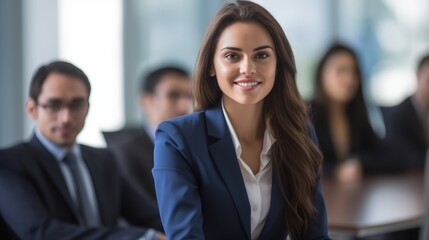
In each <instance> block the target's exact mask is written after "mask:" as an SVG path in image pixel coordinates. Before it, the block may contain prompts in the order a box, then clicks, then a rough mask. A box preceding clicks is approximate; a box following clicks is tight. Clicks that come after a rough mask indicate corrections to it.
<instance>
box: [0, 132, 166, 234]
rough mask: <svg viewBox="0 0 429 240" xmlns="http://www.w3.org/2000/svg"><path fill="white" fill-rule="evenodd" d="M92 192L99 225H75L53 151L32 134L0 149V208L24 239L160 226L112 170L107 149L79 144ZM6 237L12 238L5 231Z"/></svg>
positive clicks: (137, 230)
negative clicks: (120, 225) (121, 221)
mask: <svg viewBox="0 0 429 240" xmlns="http://www.w3.org/2000/svg"><path fill="white" fill-rule="evenodd" d="M81 152H82V156H83V159H84V161H85V163H86V165H87V167H88V170H89V172H90V175H91V177H92V182H93V184H94V191H95V195H96V198H97V203H98V207H99V213H100V218H101V223H102V225H103V227H100V228H92V229H86V228H83V227H80V226H78V219H77V214H76V212H75V211H76V210H75V209H74V207H73V203H72V200H71V197H70V194H69V192H68V188H67V186H66V183H65V180H64V178H63V175H62V172H61V170H60V167H59V165H58V162H57V160H56V159H54V157H53V156H52V155H51V154H50V152H48V150H46V148H45V147H44V146H43V145H42V144H41V143H40V141H39V140H38V139H37V138H36V137H33V138H32V139H31V141H30V142H26V143H21V144H19V145H16V146H14V147H12V148H8V149H4V150H1V151H0V169H3V170H2V172H1V173H0V196H1V200H0V213H1V216H2V218H3V220H4V221H5V222H6V223H7V225H8V229H10V230H11V231H10V232H15V234H16V235H18V236H19V237H20V238H23V239H135V238H137V237H139V236H141V235H142V234H143V233H144V232H145V229H144V228H132V227H130V228H117V227H116V226H117V221H118V218H119V217H121V216H122V217H123V218H125V219H126V220H127V221H128V222H129V223H130V224H132V225H137V226H145V227H151V228H156V229H158V230H162V227H161V224H160V222H159V221H158V218H159V216H158V212H156V211H153V209H154V208H153V206H149V205H150V204H149V203H147V201H149V200H148V198H147V196H145V195H144V194H142V193H141V192H138V191H136V190H135V188H134V186H133V185H131V184H130V183H129V182H128V181H127V180H126V179H124V178H123V176H122V175H120V174H119V172H118V170H117V165H116V163H115V160H114V158H113V155H112V154H111V152H110V151H108V150H105V149H96V148H91V147H88V146H84V145H81ZM5 239H15V238H14V237H12V235H10V236H9V237H8V238H5Z"/></svg>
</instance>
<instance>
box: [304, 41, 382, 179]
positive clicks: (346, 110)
mask: <svg viewBox="0 0 429 240" xmlns="http://www.w3.org/2000/svg"><path fill="white" fill-rule="evenodd" d="M311 107H312V121H313V124H314V127H315V129H316V133H317V137H318V139H319V144H320V149H321V151H322V153H323V157H324V174H325V175H327V176H331V177H334V178H336V179H337V180H340V181H344V182H354V181H358V180H359V179H360V178H361V177H362V174H363V171H364V170H367V171H370V170H371V168H372V167H373V166H374V165H377V162H378V161H381V160H380V159H379V158H381V157H383V156H381V152H382V149H381V140H380V139H379V138H378V137H377V136H376V135H375V133H374V132H373V130H372V127H371V126H370V123H369V120H368V114H367V111H366V107H365V102H364V97H363V92H362V75H361V71H360V67H359V62H358V58H357V55H356V53H355V52H354V51H353V50H352V49H351V48H349V47H348V46H345V45H342V44H334V45H332V46H331V47H330V48H329V49H328V50H327V51H326V53H325V54H324V55H323V57H322V59H321V60H320V62H319V65H318V67H317V71H316V76H315V95H314V98H313V100H312V102H311ZM365 168H366V169H365Z"/></svg>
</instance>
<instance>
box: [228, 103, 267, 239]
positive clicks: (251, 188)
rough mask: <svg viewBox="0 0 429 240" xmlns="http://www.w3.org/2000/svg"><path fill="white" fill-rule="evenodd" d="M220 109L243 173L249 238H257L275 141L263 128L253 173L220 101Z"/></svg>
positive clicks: (263, 213) (260, 229)
mask: <svg viewBox="0 0 429 240" xmlns="http://www.w3.org/2000/svg"><path fill="white" fill-rule="evenodd" d="M222 110H223V114H224V116H225V120H226V123H227V125H228V129H229V131H230V133H231V137H232V142H233V144H234V148H235V153H236V155H237V160H238V163H239V166H240V170H241V174H242V175H243V180H244V185H245V186H246V192H247V197H248V199H249V204H250V210H251V212H250V234H251V239H252V240H254V239H258V238H259V235H260V234H261V232H262V229H263V227H264V224H265V221H266V220H267V216H268V212H269V210H270V203H271V188H272V177H273V172H272V163H271V159H270V158H269V155H268V154H269V150H270V148H271V146H272V145H273V144H274V142H275V141H276V140H275V139H274V137H273V136H272V135H271V133H270V132H269V131H268V130H267V129H265V132H264V140H263V146H262V152H261V156H260V158H261V163H260V166H259V172H258V173H257V174H256V175H255V174H253V172H252V169H250V167H249V165H247V163H246V162H244V161H243V159H242V158H241V152H242V150H241V145H240V141H239V140H238V138H237V134H236V133H235V130H234V127H233V126H232V124H231V121H230V120H229V117H228V114H227V113H226V111H225V107H224V105H223V101H222Z"/></svg>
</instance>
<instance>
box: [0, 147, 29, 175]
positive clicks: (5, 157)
mask: <svg viewBox="0 0 429 240" xmlns="http://www.w3.org/2000/svg"><path fill="white" fill-rule="evenodd" d="M33 155H34V153H33V150H32V147H31V146H30V145H29V144H28V143H27V142H22V143H19V144H16V145H14V146H11V147H8V148H4V149H1V150H0V167H9V168H13V169H18V168H19V167H20V166H22V164H20V162H21V161H26V160H27V159H29V158H32V156H33Z"/></svg>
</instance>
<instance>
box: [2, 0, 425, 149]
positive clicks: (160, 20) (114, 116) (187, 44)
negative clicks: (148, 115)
mask: <svg viewBox="0 0 429 240" xmlns="http://www.w3.org/2000/svg"><path fill="white" fill-rule="evenodd" d="M225 2H228V1H226V0H208V1H202V0H0V147H6V146H9V145H11V144H13V143H16V142H17V141H20V140H23V139H26V138H28V137H29V136H30V134H31V132H32V128H33V125H32V123H31V121H30V119H29V118H28V117H27V115H26V113H25V109H24V106H25V101H26V98H27V95H28V94H27V92H28V85H29V82H30V79H31V76H32V74H33V72H34V71H35V69H36V68H38V67H39V66H40V65H42V64H45V63H47V62H49V61H52V60H55V59H63V60H66V61H70V62H72V63H74V64H76V65H77V66H79V67H80V68H82V69H83V70H84V71H85V72H86V73H87V75H88V76H89V78H90V81H91V84H92V86H93V92H92V95H91V98H90V104H91V107H90V113H89V116H88V118H87V122H86V126H85V128H84V130H83V131H82V133H81V134H80V136H79V141H80V142H83V143H87V144H91V145H95V146H104V145H105V143H104V140H103V137H102V135H101V131H102V130H115V129H118V128H121V127H122V126H123V125H128V124H136V123H139V122H141V121H142V120H143V119H144V116H143V115H142V113H140V111H139V108H138V103H137V96H138V84H139V81H140V76H141V75H142V74H143V73H145V71H146V70H148V69H150V68H152V67H156V66H159V65H161V64H167V63H171V64H179V65H181V66H184V67H185V68H187V69H188V70H190V71H192V70H193V67H194V64H195V59H196V56H197V54H198V49H199V46H200V42H201V40H202V37H203V35H204V32H205V29H206V27H207V24H208V22H209V21H210V19H211V17H212V16H213V14H214V13H215V12H216V11H217V9H218V8H219V7H220V6H221V5H223V4H224V3H225ZM255 2H258V3H260V4H262V5H263V6H265V7H266V8H267V9H268V10H269V11H270V12H271V13H272V14H273V15H274V16H275V17H276V18H277V20H278V21H279V22H280V23H281V25H282V27H283V28H284V30H285V32H286V35H287V36H288V38H289V41H290V42H291V45H292V48H293V50H294V53H295V59H296V63H297V67H298V85H299V88H300V91H301V93H302V95H303V96H304V97H305V98H310V97H311V94H312V86H313V84H312V82H313V79H312V78H313V74H314V69H315V67H316V64H317V61H318V59H319V57H320V55H321V54H322V53H323V52H324V51H325V49H326V48H327V47H328V46H329V45H330V44H331V43H332V42H333V41H341V42H344V43H346V44H348V45H350V46H352V47H353V48H354V49H356V50H357V51H358V53H359V56H360V60H361V64H362V66H363V71H364V78H365V86H364V87H365V93H366V97H367V100H368V106H369V108H371V106H372V105H381V106H389V105H395V104H397V103H399V102H400V101H401V100H402V99H404V98H405V97H406V96H408V95H409V94H410V93H412V92H413V91H414V89H415V87H416V79H415V68H416V62H417V60H418V59H419V57H420V56H421V55H423V54H424V53H428V52H429V27H428V23H429V0H408V1H403V0H376V1H374V0H301V1H294V0H257V1H255ZM370 112H371V115H372V116H371V117H372V118H373V119H375V120H374V123H375V125H377V124H376V123H377V122H378V121H377V120H380V119H379V118H378V116H379V114H378V113H377V111H370Z"/></svg>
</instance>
